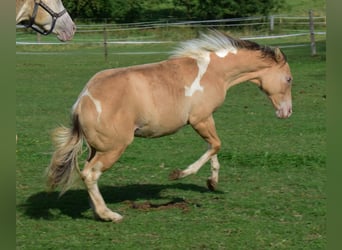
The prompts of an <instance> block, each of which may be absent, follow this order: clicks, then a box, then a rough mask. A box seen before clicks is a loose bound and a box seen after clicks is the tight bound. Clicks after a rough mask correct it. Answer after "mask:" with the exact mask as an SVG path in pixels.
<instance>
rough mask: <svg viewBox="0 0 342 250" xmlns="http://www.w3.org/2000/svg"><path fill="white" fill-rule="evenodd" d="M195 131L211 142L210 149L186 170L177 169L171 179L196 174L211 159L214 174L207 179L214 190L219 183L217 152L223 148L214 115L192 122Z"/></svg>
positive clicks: (210, 187)
mask: <svg viewBox="0 0 342 250" xmlns="http://www.w3.org/2000/svg"><path fill="white" fill-rule="evenodd" d="M191 126H192V127H193V128H194V129H195V131H196V132H197V133H198V134H199V135H200V136H201V137H202V138H203V139H204V140H205V141H206V142H208V144H209V147H208V150H207V151H206V152H205V153H204V154H203V155H202V156H201V157H200V158H199V159H198V160H197V161H195V162H194V163H193V164H191V165H190V166H188V167H187V168H186V169H185V170H175V171H173V172H172V173H171V174H170V176H169V177H170V179H171V180H176V179H180V178H184V177H186V176H188V175H190V174H196V173H197V172H198V171H199V169H200V168H201V167H202V166H203V165H204V164H205V163H206V162H207V161H208V160H209V159H211V171H212V175H211V177H209V179H208V181H207V185H208V188H209V189H210V190H214V189H215V187H216V185H217V183H218V172H219V167H220V164H219V162H218V159H217V152H218V151H219V150H220V148H221V142H220V139H219V138H218V136H217V133H216V128H215V122H214V119H213V117H212V116H210V117H208V118H207V119H205V120H202V121H201V122H198V123H196V124H191Z"/></svg>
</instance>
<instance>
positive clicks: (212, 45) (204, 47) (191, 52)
mask: <svg viewBox="0 0 342 250" xmlns="http://www.w3.org/2000/svg"><path fill="white" fill-rule="evenodd" d="M236 49H237V46H236V45H235V40H234V39H233V38H231V37H229V36H226V35H224V34H222V33H220V32H219V31H215V30H210V31H209V32H208V33H207V34H205V33H200V36H199V38H195V39H192V40H189V41H185V42H182V43H180V45H179V47H178V48H176V49H175V51H174V52H173V56H172V57H185V56H186V57H193V58H198V57H201V56H202V55H203V52H218V51H222V50H236Z"/></svg>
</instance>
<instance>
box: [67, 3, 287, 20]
mask: <svg viewBox="0 0 342 250" xmlns="http://www.w3.org/2000/svg"><path fill="white" fill-rule="evenodd" d="M64 5H65V7H66V8H67V9H68V10H69V12H70V13H71V16H73V17H74V18H90V19H93V20H94V21H96V20H98V19H99V18H100V19H103V18H105V19H107V20H110V21H115V22H119V23H120V22H138V21H139V22H140V21H148V20H160V19H166V18H181V19H187V20H203V19H221V18H233V17H241V16H253V15H268V14H269V13H271V12H272V13H275V12H277V11H278V10H279V9H280V8H281V7H284V6H285V1H284V0H164V1H156V0H69V1H67V2H65V3H64Z"/></svg>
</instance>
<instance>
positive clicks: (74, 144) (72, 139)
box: [46, 114, 83, 195]
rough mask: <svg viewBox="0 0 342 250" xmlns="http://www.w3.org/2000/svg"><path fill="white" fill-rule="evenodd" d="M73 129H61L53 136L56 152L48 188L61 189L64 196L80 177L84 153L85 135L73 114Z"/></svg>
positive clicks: (48, 177)
mask: <svg viewBox="0 0 342 250" xmlns="http://www.w3.org/2000/svg"><path fill="white" fill-rule="evenodd" d="M72 118H73V119H72V127H71V128H66V127H59V128H57V129H55V131H54V132H53V134H52V140H53V142H54V144H55V149H56V150H55V152H54V153H53V155H52V159H51V162H50V165H49V167H48V168H47V172H46V175H47V186H48V188H49V189H50V190H53V189H55V188H56V187H58V186H59V187H60V188H61V195H62V194H64V193H65V192H66V191H67V190H68V189H69V188H70V187H71V186H72V184H73V182H74V180H75V177H77V176H79V173H80V169H79V166H78V160H77V159H78V156H79V155H80V153H81V152H82V145H83V134H82V131H81V129H80V124H79V120H78V116H77V115H75V114H73V117H72Z"/></svg>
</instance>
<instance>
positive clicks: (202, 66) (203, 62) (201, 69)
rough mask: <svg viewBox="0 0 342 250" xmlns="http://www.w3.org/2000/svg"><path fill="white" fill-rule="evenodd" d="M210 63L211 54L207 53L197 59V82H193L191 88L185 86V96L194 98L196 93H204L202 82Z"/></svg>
mask: <svg viewBox="0 0 342 250" xmlns="http://www.w3.org/2000/svg"><path fill="white" fill-rule="evenodd" d="M209 63H210V53H209V52H205V53H203V56H201V57H200V58H198V59H197V67H198V74H197V77H196V78H195V80H194V81H193V82H192V84H191V86H190V87H188V86H185V87H184V88H185V96H192V95H193V94H194V93H195V92H196V91H201V92H203V87H202V86H201V84H200V82H201V79H202V77H203V75H204V74H205V72H206V71H207V68H208V65H209Z"/></svg>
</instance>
